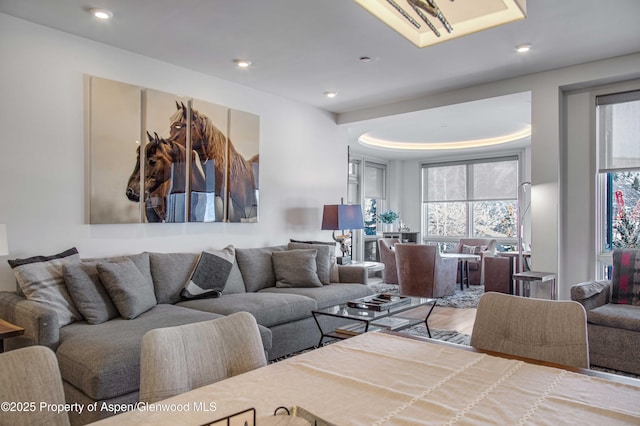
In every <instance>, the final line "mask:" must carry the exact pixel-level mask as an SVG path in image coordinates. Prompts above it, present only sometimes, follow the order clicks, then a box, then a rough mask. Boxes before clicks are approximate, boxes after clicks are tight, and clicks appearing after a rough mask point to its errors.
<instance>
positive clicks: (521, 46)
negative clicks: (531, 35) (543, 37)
mask: <svg viewBox="0 0 640 426" xmlns="http://www.w3.org/2000/svg"><path fill="white" fill-rule="evenodd" d="M514 49H515V51H516V52H518V53H526V52H528V51H530V50H531V43H525V44H519V45H517V46H516V47H515V48H514Z"/></svg>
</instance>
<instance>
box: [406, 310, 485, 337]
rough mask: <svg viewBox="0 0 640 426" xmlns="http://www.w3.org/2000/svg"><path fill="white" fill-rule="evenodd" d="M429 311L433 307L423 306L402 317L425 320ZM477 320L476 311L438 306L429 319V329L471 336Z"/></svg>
mask: <svg viewBox="0 0 640 426" xmlns="http://www.w3.org/2000/svg"><path fill="white" fill-rule="evenodd" d="M429 309H431V306H423V307H420V308H416V309H412V310H410V311H407V312H404V313H403V314H402V316H406V317H410V318H424V317H425V316H426V315H427V313H428V311H429ZM475 319H476V309H461V308H441V307H438V306H436V307H435V308H434V309H433V312H432V313H431V316H430V317H429V327H430V328H439V329H443V330H456V331H458V332H459V333H464V334H468V335H471V331H472V330H473V322H474V321H475Z"/></svg>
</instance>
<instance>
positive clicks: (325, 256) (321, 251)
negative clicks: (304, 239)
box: [287, 242, 339, 284]
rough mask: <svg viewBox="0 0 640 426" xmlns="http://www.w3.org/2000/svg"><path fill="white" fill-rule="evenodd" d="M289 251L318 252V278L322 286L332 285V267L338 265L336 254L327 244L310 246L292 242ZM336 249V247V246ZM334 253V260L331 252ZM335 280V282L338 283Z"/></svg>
mask: <svg viewBox="0 0 640 426" xmlns="http://www.w3.org/2000/svg"><path fill="white" fill-rule="evenodd" d="M287 247H288V248H289V250H301V249H315V250H317V251H318V255H317V256H316V268H317V271H318V278H319V279H320V282H321V283H322V284H331V282H332V280H331V267H332V262H333V264H335V263H336V253H335V251H333V250H332V248H331V247H329V246H328V245H326V244H309V243H298V242H291V243H289V245H288V246H287ZM334 247H335V245H334ZM332 251H333V258H332V256H331V254H332V253H331V252H332ZM337 281H339V279H338V280H335V281H333V282H337Z"/></svg>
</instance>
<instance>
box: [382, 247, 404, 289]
mask: <svg viewBox="0 0 640 426" xmlns="http://www.w3.org/2000/svg"><path fill="white" fill-rule="evenodd" d="M399 242H400V240H399V239H397V238H380V239H379V240H378V253H379V254H380V262H382V263H384V270H383V271H382V281H384V282H385V283H387V284H398V268H397V267H396V252H395V250H394V249H393V246H394V245H396V244H398V243H399Z"/></svg>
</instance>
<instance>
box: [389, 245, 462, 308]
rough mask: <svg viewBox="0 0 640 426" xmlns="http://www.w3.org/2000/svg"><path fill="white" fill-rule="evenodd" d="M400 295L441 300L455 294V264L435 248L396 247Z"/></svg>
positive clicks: (424, 246) (426, 246)
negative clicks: (440, 298)
mask: <svg viewBox="0 0 640 426" xmlns="http://www.w3.org/2000/svg"><path fill="white" fill-rule="evenodd" d="M395 252H396V265H397V267H398V283H399V284H400V294H401V295H404V296H415V297H443V296H450V295H452V294H454V293H455V292H456V271H457V269H458V268H457V266H458V262H457V261H456V260H455V259H445V258H443V257H441V256H440V250H439V249H438V246H437V245H425V244H401V243H400V244H396V245H395Z"/></svg>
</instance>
